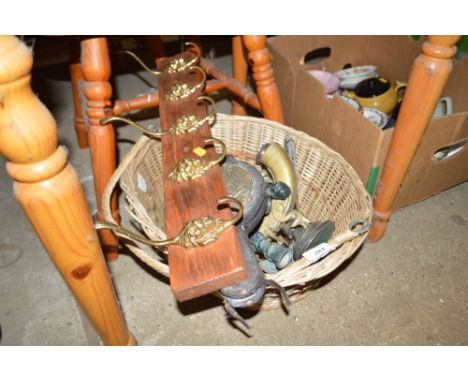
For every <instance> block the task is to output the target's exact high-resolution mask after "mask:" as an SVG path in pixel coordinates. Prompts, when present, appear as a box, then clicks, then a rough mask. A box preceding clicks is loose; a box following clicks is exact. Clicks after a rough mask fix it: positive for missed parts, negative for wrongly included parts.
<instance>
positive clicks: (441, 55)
mask: <svg viewBox="0 0 468 382" xmlns="http://www.w3.org/2000/svg"><path fill="white" fill-rule="evenodd" d="M459 39H460V36H429V39H428V41H427V42H425V43H424V45H423V48H422V54H420V55H419V56H418V57H417V58H416V60H415V61H414V64H413V67H412V69H411V74H410V77H409V81H408V87H407V88H406V92H405V97H404V100H403V103H402V105H401V110H400V113H399V115H398V120H397V122H396V125H395V131H394V133H393V136H392V140H391V142H390V147H389V149H388V153H387V158H386V160H385V166H384V168H383V171H382V177H381V179H380V184H379V186H378V188H377V192H376V197H375V200H374V213H373V218H372V225H371V228H370V231H369V235H368V240H369V241H371V242H375V241H378V240H380V239H381V238H382V237H383V235H384V233H385V230H386V229H387V224H388V221H389V220H390V214H391V208H392V204H393V201H394V200H395V197H396V195H397V192H398V189H399V187H400V184H401V182H402V181H403V178H404V176H405V174H406V171H407V170H408V167H409V165H410V163H411V161H412V159H413V156H414V154H415V152H416V149H417V147H418V145H419V142H420V141H421V138H422V136H423V134H424V131H425V130H426V128H427V126H428V124H429V121H430V119H431V117H432V113H433V112H434V108H435V106H436V104H437V102H438V100H439V98H440V95H441V93H442V89H443V87H444V85H445V83H446V82H447V78H448V76H449V74H450V72H451V70H452V65H453V64H452V57H453V55H454V54H455V53H456V51H457V50H456V47H455V46H454V45H455V44H456V43H457V41H458V40H459Z"/></svg>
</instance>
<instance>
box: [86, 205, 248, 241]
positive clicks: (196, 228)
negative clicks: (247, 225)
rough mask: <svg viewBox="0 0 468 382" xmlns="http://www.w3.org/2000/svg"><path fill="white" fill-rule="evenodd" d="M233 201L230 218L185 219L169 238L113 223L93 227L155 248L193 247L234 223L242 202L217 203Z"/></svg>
mask: <svg viewBox="0 0 468 382" xmlns="http://www.w3.org/2000/svg"><path fill="white" fill-rule="evenodd" d="M229 203H233V204H234V205H235V206H236V207H237V210H238V211H237V214H236V215H235V216H234V217H233V218H232V219H230V220H224V219H221V218H213V217H211V216H202V217H200V218H198V219H195V220H189V221H187V222H186V223H185V224H184V226H183V227H182V229H181V231H180V232H179V234H178V235H177V236H175V237H173V238H171V239H166V240H159V241H157V240H151V239H147V238H145V237H143V236H140V235H137V234H135V233H133V232H131V231H128V230H127V229H125V228H123V227H121V226H119V225H117V224H113V223H108V222H97V223H96V224H95V225H94V228H95V229H110V230H112V231H113V232H114V233H115V234H116V235H117V236H119V237H122V238H124V239H129V240H132V241H138V242H140V243H144V244H147V245H151V246H153V247H156V248H165V247H167V246H169V245H179V246H181V247H184V248H194V247H199V246H206V245H208V244H210V243H212V242H214V241H216V240H217V239H218V238H219V236H220V235H221V233H222V232H224V230H225V229H226V228H228V227H230V226H232V225H234V224H236V223H237V222H238V221H239V220H240V219H241V218H242V215H243V213H244V208H243V206H242V203H241V202H239V201H238V200H237V199H235V198H231V197H224V198H220V199H218V200H217V205H218V206H219V205H222V204H229Z"/></svg>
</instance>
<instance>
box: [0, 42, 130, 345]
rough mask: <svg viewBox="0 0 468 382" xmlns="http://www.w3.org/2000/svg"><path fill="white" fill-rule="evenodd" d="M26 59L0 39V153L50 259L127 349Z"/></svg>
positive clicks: (88, 223) (82, 206)
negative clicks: (34, 91) (36, 93)
mask: <svg viewBox="0 0 468 382" xmlns="http://www.w3.org/2000/svg"><path fill="white" fill-rule="evenodd" d="M31 67H32V56H31V54H30V52H29V49H28V48H27V47H26V46H25V45H24V44H23V43H21V42H20V41H19V40H18V39H17V38H16V37H13V36H2V37H0V152H1V154H2V155H4V156H5V157H6V159H7V170H8V173H9V174H10V175H11V176H12V178H13V179H14V191H15V195H16V198H17V199H18V201H19V203H20V204H21V207H22V208H23V210H24V212H25V214H26V216H27V217H28V219H29V221H30V222H31V224H32V226H33V228H34V229H35V230H36V232H37V235H38V236H39V238H40V240H41V242H42V244H43V245H44V247H45V249H46V250H47V252H48V253H49V256H50V258H51V259H52V261H53V262H54V264H55V265H56V267H57V269H58V270H59V271H60V273H61V274H62V277H63V278H64V279H65V281H66V283H67V284H68V286H69V288H70V289H71V291H72V292H73V294H74V295H75V297H76V299H77V300H78V302H79V303H80V305H81V307H82V308H83V310H84V311H85V312H86V313H87V315H88V317H89V318H90V320H91V322H92V323H93V324H94V326H95V328H96V330H97V332H98V333H99V335H100V336H101V338H102V340H103V341H104V343H105V344H107V345H131V344H135V339H134V338H133V336H132V335H131V334H130V333H129V332H128V330H127V327H126V325H125V322H124V320H123V317H122V313H121V311H120V307H119V304H118V302H117V297H116V294H115V291H114V287H113V285H112V281H111V279H110V276H109V273H108V270H107V266H106V263H105V261H104V257H103V255H102V252H101V248H100V246H99V242H98V239H97V235H96V231H95V230H94V229H93V226H92V220H91V217H90V214H89V210H88V207H87V204H86V199H85V196H84V193H83V190H82V188H81V185H80V182H79V178H78V176H77V174H76V172H75V170H74V169H73V168H72V167H71V166H70V165H69V164H68V163H67V150H66V149H65V148H64V147H63V146H58V134H57V128H56V125H55V121H54V119H53V117H52V115H51V114H50V112H49V111H48V110H47V109H46V107H45V106H44V105H43V104H42V103H41V102H40V101H39V100H38V99H37V97H36V96H35V95H34V93H33V92H32V90H31V86H30V81H31V76H30V74H29V73H30V70H31Z"/></svg>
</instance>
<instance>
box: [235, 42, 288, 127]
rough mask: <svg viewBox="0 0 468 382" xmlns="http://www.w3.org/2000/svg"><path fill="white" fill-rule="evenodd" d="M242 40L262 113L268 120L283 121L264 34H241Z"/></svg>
mask: <svg viewBox="0 0 468 382" xmlns="http://www.w3.org/2000/svg"><path fill="white" fill-rule="evenodd" d="M242 40H243V41H244V45H245V47H246V48H247V51H248V55H247V57H248V62H249V64H250V65H251V66H252V71H253V78H254V80H255V84H256V85H257V96H258V100H259V101H260V105H261V107H262V111H263V115H264V116H265V118H267V119H269V120H272V121H277V122H281V123H283V121H284V118H283V109H282V108H281V100H280V96H279V91H278V87H277V86H276V83H275V77H274V76H273V68H272V66H271V63H270V52H269V51H268V48H267V46H266V44H267V40H266V36H243V37H242Z"/></svg>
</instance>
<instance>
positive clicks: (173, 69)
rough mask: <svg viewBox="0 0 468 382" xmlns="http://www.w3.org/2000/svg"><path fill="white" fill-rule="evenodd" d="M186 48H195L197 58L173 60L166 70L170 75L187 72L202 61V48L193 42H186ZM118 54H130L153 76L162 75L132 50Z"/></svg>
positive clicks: (121, 51) (120, 51)
mask: <svg viewBox="0 0 468 382" xmlns="http://www.w3.org/2000/svg"><path fill="white" fill-rule="evenodd" d="M185 46H192V47H193V48H195V51H196V56H195V57H194V58H192V59H191V60H190V61H189V62H186V61H185V60H184V59H183V58H172V59H171V60H170V61H169V64H168V65H167V67H166V69H165V70H166V71H167V72H168V73H169V74H174V73H177V72H181V71H183V70H186V69H188V68H191V67H192V65H193V64H195V63H196V62H198V60H199V59H200V56H201V52H200V48H199V47H198V45H196V44H194V43H193V42H186V43H185ZM116 53H118V54H122V53H123V54H128V55H129V56H131V57H132V58H133V59H134V60H136V61H137V62H138V63H139V64H140V65H141V66H142V68H143V69H145V70H146V71H147V72H149V73H151V74H154V75H155V76H158V75H160V74H161V73H162V71H159V70H153V69H150V68H149V67H148V66H147V65H146V64H145V63H144V62H143V60H142V59H141V58H140V57H138V56H137V55H136V54H135V53H133V52H132V51H130V50H119V51H117V52H116Z"/></svg>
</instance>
